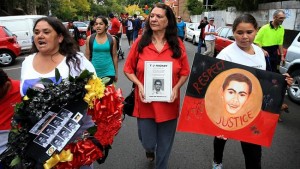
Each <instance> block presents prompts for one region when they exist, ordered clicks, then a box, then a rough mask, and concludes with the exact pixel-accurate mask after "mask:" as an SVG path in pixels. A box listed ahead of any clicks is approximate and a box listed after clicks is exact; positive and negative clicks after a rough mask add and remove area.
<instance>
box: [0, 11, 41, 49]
mask: <svg viewBox="0 0 300 169" xmlns="http://www.w3.org/2000/svg"><path fill="white" fill-rule="evenodd" d="M42 17H46V16H45V15H17V16H3V17H0V25H2V26H5V27H6V28H7V29H9V30H10V31H11V32H12V33H13V34H15V35H16V36H17V37H18V38H17V41H18V43H19V45H20V46H21V48H22V52H28V51H29V50H30V49H31V47H32V40H33V31H32V30H33V26H34V23H35V21H36V20H38V19H39V18H42Z"/></svg>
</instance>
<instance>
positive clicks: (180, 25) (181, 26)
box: [177, 16, 186, 41]
mask: <svg viewBox="0 0 300 169" xmlns="http://www.w3.org/2000/svg"><path fill="white" fill-rule="evenodd" d="M185 33H186V24H185V23H184V22H183V21H182V18H181V16H178V17H177V35H178V37H179V38H180V39H181V40H182V41H183V40H184V38H185Z"/></svg>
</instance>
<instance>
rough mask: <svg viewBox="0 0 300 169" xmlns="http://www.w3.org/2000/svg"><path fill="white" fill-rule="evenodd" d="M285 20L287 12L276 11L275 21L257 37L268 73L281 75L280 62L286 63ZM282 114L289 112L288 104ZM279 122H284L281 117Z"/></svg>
mask: <svg viewBox="0 0 300 169" xmlns="http://www.w3.org/2000/svg"><path fill="white" fill-rule="evenodd" d="M284 20H285V12H284V11H283V10H280V9H279V10H276V11H275V12H274V13H273V21H270V22H269V23H268V24H266V25H264V26H262V27H261V28H260V29H259V31H258V32H257V35H256V36H255V39H254V43H255V44H256V45H258V46H260V47H261V48H262V49H263V51H264V54H265V58H266V64H267V71H271V72H277V73H279V70H278V67H279V64H280V61H282V62H284V53H283V46H282V45H283V40H284V27H283V26H282V23H283V21H284ZM278 53H279V55H278ZM281 112H288V105H287V104H285V103H284V104H282V106H281ZM280 115H281V113H280ZM279 121H282V119H281V117H279Z"/></svg>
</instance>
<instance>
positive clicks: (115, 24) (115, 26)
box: [108, 13, 122, 37]
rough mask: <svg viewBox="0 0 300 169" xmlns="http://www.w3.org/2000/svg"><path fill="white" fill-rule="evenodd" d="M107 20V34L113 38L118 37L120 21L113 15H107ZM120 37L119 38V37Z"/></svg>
mask: <svg viewBox="0 0 300 169" xmlns="http://www.w3.org/2000/svg"><path fill="white" fill-rule="evenodd" d="M108 17H109V20H110V27H111V28H110V29H109V30H108V32H109V33H110V34H111V35H115V36H118V37H119V36H120V34H122V24H121V23H120V21H119V20H118V19H117V18H116V17H115V16H114V14H113V13H110V14H109V15H108ZM120 37H121V36H120Z"/></svg>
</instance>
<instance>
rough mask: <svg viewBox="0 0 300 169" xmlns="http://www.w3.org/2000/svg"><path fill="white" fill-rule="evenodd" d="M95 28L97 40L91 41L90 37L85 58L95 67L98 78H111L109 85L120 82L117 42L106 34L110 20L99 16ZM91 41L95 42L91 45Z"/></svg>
mask: <svg viewBox="0 0 300 169" xmlns="http://www.w3.org/2000/svg"><path fill="white" fill-rule="evenodd" d="M94 28H95V30H96V35H95V36H94V37H95V38H94V39H91V36H89V37H88V38H87V39H86V41H87V43H86V48H85V56H86V57H87V58H88V59H89V60H90V61H91V62H92V64H93V65H94V67H95V69H96V72H97V75H98V77H100V78H104V77H108V78H109V82H108V83H107V84H108V85H109V84H112V83H113V82H116V81H117V80H118V55H117V42H116V39H115V38H114V37H112V36H111V35H109V34H107V33H106V32H107V29H108V20H107V19H106V18H105V17H103V16H98V17H97V19H96V20H95V26H94ZM109 36H110V38H112V42H110V41H109ZM91 40H93V42H91V43H90V41H91ZM90 44H92V46H90ZM90 49H92V50H90Z"/></svg>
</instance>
